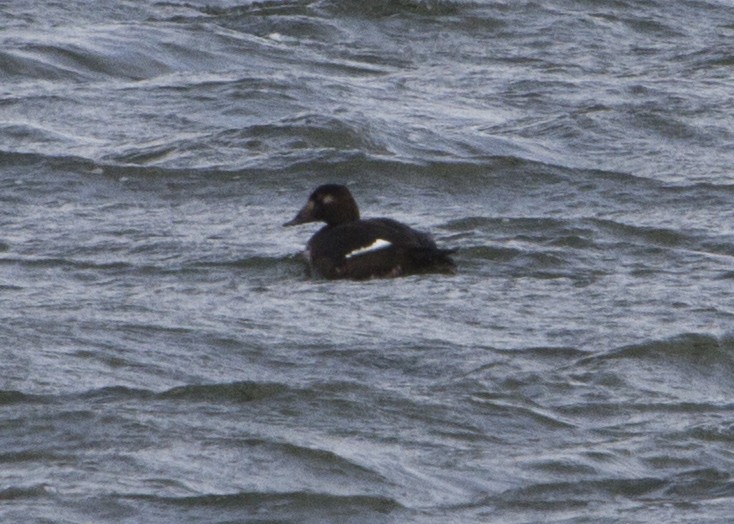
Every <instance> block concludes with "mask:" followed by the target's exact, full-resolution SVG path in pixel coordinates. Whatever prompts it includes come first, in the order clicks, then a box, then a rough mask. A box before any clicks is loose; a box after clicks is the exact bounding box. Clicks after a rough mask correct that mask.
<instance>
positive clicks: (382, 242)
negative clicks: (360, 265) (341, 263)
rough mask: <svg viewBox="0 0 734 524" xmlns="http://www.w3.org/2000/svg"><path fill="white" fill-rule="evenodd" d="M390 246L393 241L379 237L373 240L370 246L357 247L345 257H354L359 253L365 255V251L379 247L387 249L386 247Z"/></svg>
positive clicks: (375, 249)
mask: <svg viewBox="0 0 734 524" xmlns="http://www.w3.org/2000/svg"><path fill="white" fill-rule="evenodd" d="M390 246H392V243H391V242H388V241H387V240H383V239H382V238H378V239H377V240H375V241H374V242H372V243H371V244H370V245H369V246H365V247H360V248H359V249H355V250H354V251H351V252H349V253H347V254H346V256H345V257H344V258H352V257H356V256H358V255H364V254H365V253H369V252H371V251H377V250H378V249H385V248H386V247H390Z"/></svg>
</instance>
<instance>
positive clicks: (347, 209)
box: [283, 184, 456, 280]
mask: <svg viewBox="0 0 734 524" xmlns="http://www.w3.org/2000/svg"><path fill="white" fill-rule="evenodd" d="M306 222H326V225H325V226H324V227H322V228H321V229H320V230H319V231H318V232H316V234H315V235H314V236H312V237H311V239H310V240H309V241H308V244H307V245H306V253H305V254H306V258H307V259H308V262H309V265H310V266H311V269H312V271H313V272H315V273H317V274H319V275H321V276H323V277H325V278H351V279H357V280H359V279H366V278H373V277H397V276H402V275H410V274H415V273H454V272H455V269H456V265H455V264H454V261H453V260H452V259H451V257H449V255H450V254H451V253H453V252H454V251H455V250H453V249H439V248H438V247H437V246H436V243H435V242H434V241H433V239H432V238H431V236H430V235H428V234H426V233H422V232H420V231H416V230H415V229H412V228H411V227H409V226H407V225H405V224H402V223H400V222H398V221H396V220H392V219H390V218H369V219H364V220H363V219H360V218H359V208H358V207H357V203H356V202H355V201H354V198H353V197H352V194H351V193H350V192H349V189H347V188H346V187H345V186H342V185H338V184H325V185H322V186H319V187H318V188H316V190H315V191H314V192H313V193H312V194H311V196H310V197H309V198H308V201H307V202H306V205H305V206H303V208H302V209H301V210H300V211H299V212H298V214H297V215H296V216H295V218H294V219H293V220H291V221H289V222H286V223H285V224H283V225H284V226H294V225H297V224H304V223H306Z"/></svg>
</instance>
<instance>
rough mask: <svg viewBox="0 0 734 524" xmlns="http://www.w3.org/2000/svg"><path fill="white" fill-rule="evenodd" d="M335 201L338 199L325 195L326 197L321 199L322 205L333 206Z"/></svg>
mask: <svg viewBox="0 0 734 524" xmlns="http://www.w3.org/2000/svg"><path fill="white" fill-rule="evenodd" d="M334 200H336V199H335V198H334V196H333V195H324V197H323V198H322V199H321V203H322V204H331V203H332V202H333V201H334Z"/></svg>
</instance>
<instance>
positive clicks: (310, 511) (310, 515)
mask: <svg viewBox="0 0 734 524" xmlns="http://www.w3.org/2000/svg"><path fill="white" fill-rule="evenodd" d="M120 498H122V499H128V500H131V501H136V502H137V503H138V504H145V505H150V506H153V507H164V508H170V509H173V510H176V511H177V515H178V516H179V517H180V513H178V512H180V511H184V512H185V513H186V514H187V515H188V516H189V517H190V518H193V517H196V516H197V515H198V516H199V518H204V519H206V518H207V516H208V515H210V513H211V511H213V510H214V511H216V512H217V519H218V520H221V519H222V518H224V516H225V515H228V516H230V518H236V517H235V515H239V516H240V517H241V516H245V517H246V518H248V519H250V518H252V517H253V516H254V515H263V516H267V519H268V520H269V521H270V520H278V521H280V520H285V521H293V522H296V521H298V522H304V521H305V522H322V521H324V520H326V521H329V520H332V519H333V518H336V517H337V516H341V518H347V519H349V517H348V516H349V515H360V516H361V518H362V519H368V520H369V521H370V522H382V519H383V518H386V516H387V515H392V516H394V513H395V512H396V511H400V510H402V509H404V508H403V506H402V505H401V504H400V503H398V502H397V501H396V500H395V499H393V498H390V497H385V496H381V495H361V494H355V495H339V494H330V493H312V492H308V491H295V492H288V493H272V492H266V493H259V492H252V491H246V492H239V493H231V494H210V495H199V496H191V497H160V496H151V495H127V496H123V497H120ZM139 509H140V511H141V512H143V514H145V512H146V508H145V507H140V508H139ZM341 518H340V519H339V520H341ZM391 521H392V519H391Z"/></svg>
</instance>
